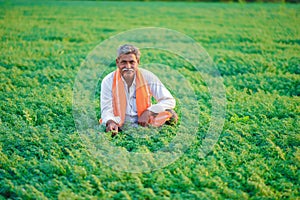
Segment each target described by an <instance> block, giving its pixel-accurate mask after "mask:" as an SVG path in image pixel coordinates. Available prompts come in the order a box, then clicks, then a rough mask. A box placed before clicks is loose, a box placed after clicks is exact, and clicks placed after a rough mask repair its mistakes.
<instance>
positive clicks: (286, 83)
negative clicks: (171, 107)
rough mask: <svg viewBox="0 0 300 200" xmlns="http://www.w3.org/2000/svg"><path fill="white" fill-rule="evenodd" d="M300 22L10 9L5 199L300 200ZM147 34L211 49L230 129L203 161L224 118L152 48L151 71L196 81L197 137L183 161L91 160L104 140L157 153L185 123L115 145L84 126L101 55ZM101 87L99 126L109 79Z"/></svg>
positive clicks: (163, 10) (286, 9) (0, 26)
mask: <svg viewBox="0 0 300 200" xmlns="http://www.w3.org/2000/svg"><path fill="white" fill-rule="evenodd" d="M299 22H300V5H298V4H262V3H251V4H235V3H228V4H222V3H191V2H189V3H183V2H168V3H167V2H165V3H164V2H80V1H75V2H71V1H69V2H62V1H59V2H43V1H36V2H34V1H32V2H26V1H0V38H1V43H0V49H1V54H0V107H1V109H0V150H1V151H0V199H300V190H299V188H300V182H299V180H300V171H299V167H300V134H299V133H300V121H299V119H300V26H299ZM147 27H159V28H164V29H168V30H174V31H176V32H179V33H181V34H185V35H187V36H188V37H190V38H192V39H193V40H194V41H195V42H197V44H199V45H201V46H202V47H203V48H204V49H205V50H206V51H207V53H208V54H209V56H210V57H211V59H212V60H213V62H214V64H215V67H216V69H218V71H219V73H220V78H221V79H220V80H222V84H223V85H224V91H225V93H226V102H223V103H226V104H225V106H226V110H225V113H224V114H225V115H224V117H223V120H224V125H223V124H219V125H220V126H221V127H222V130H221V131H220V134H219V135H218V138H217V141H216V142H215V143H214V144H212V146H211V151H209V152H207V153H206V154H205V155H204V156H202V157H201V156H199V152H200V151H201V144H202V143H203V141H205V138H206V137H208V136H207V134H206V133H207V131H208V129H209V123H210V121H212V120H213V118H212V115H211V114H212V106H213V104H212V101H211V100H212V96H211V94H210V91H209V89H208V87H207V85H206V83H205V80H204V79H203V77H202V76H201V73H200V72H199V71H197V70H195V68H193V66H191V65H192V64H191V63H188V62H186V61H185V60H184V59H183V58H180V57H179V56H177V55H173V54H172V52H166V51H156V50H151V49H150V50H149V49H148V50H147V49H144V50H143V49H142V59H141V63H142V64H143V63H144V64H147V63H150V64H151V63H160V64H162V65H163V66H166V65H167V66H169V69H170V70H173V71H174V70H176V72H178V73H177V74H181V75H182V76H181V77H184V80H185V81H186V82H188V84H187V85H189V88H192V91H193V93H194V98H193V99H194V100H196V103H195V106H194V110H196V111H198V113H199V114H198V115H197V116H196V119H194V118H195V117H193V119H194V121H193V120H189V122H190V123H191V124H190V125H191V126H193V125H194V126H195V125H196V126H197V129H196V131H194V132H193V135H194V136H195V137H194V140H192V141H191V145H190V146H188V148H187V149H185V151H184V153H183V154H182V155H181V156H180V157H178V158H177V159H175V160H174V161H173V162H170V163H166V164H165V165H164V166H162V167H158V168H156V169H155V170H150V171H138V170H137V171H130V169H127V168H122V169H125V170H117V169H115V168H113V167H112V166H110V165H108V164H107V160H106V159H105V158H103V157H102V158H103V159H101V157H97V156H95V154H93V152H92V151H90V149H91V148H90V147H91V146H92V145H93V142H97V138H102V139H103V138H104V140H105V141H106V143H105V144H112V145H114V146H115V149H118V148H119V149H122V150H126V151H127V152H129V153H131V154H133V153H144V154H147V152H150V153H151V152H154V153H155V152H157V151H158V150H159V149H163V148H164V147H166V146H168V144H169V143H170V142H171V141H172V140H173V139H174V138H175V136H176V134H177V132H178V128H180V125H181V124H179V125H178V126H174V127H163V128H161V129H152V128H137V129H132V130H128V131H124V133H122V134H119V135H118V136H116V137H114V138H111V137H110V135H109V133H103V128H101V127H98V128H99V129H97V130H98V131H96V133H95V135H93V136H92V137H94V139H95V140H94V141H93V142H91V141H90V143H89V142H88V141H87V140H84V139H83V137H82V135H81V134H80V131H79V130H78V128H77V126H76V119H75V115H74V109H73V108H74V105H73V104H74V97H76V95H74V91H75V88H76V87H75V85H76V84H75V82H76V80H77V79H76V78H77V77H78V73H79V71H80V66H81V65H82V63H83V62H84V61H85V59H86V58H87V56H88V55H89V54H90V52H92V51H93V50H94V48H95V47H96V46H97V45H99V44H101V43H102V42H104V41H106V40H108V39H109V38H111V37H114V36H115V35H117V34H120V33H123V32H126V31H129V30H134V29H137V28H147ZM149 37H150V38H151V37H152V35H150V33H149ZM146 40H147V37H145V41H146ZM140 42H143V41H140ZM154 42H155V41H154ZM174 43H175V44H176V41H174ZM112 48H114V49H117V46H116V47H112ZM173 48H174V47H173ZM175 48H177V46H176V45H175ZM178 48H179V49H180V48H181V47H180V45H178ZM143 56H144V57H143ZM112 62H113V60H112ZM114 67H115V66H114V64H113V63H112V64H110V65H109V66H108V67H107V68H108V70H107V71H105V72H104V75H105V74H107V73H108V72H109V71H112V70H113V69H114ZM150 69H151V68H150ZM162 69H163V67H162ZM162 71H163V70H162ZM165 71H167V70H165ZM158 72H159V71H158ZM99 73H101V72H99ZM162 74H163V73H162ZM175 74H176V73H175ZM157 75H161V74H160V73H158V74H157ZM165 75H167V79H166V80H169V81H170V82H169V83H165V84H166V85H168V87H170V88H175V89H171V92H172V93H173V94H174V96H175V98H176V99H177V100H178V104H177V107H176V110H177V111H178V113H179V114H180V120H181V121H183V120H184V119H185V117H184V116H183V115H182V114H181V113H183V112H184V106H185V105H186V104H189V102H192V98H189V97H188V96H186V97H185V98H184V97H182V96H181V95H179V91H180V88H181V87H183V86H182V85H181V83H182V82H181V81H182V80H181V79H178V78H176V76H175V77H173V76H172V74H171V75H168V73H167V72H165ZM96 78H98V82H96V83H95V85H96V86H95V88H96V91H92V92H94V93H95V98H94V100H93V101H92V104H93V105H91V106H92V107H93V109H94V111H95V112H96V113H97V117H95V118H94V119H93V120H94V122H95V121H97V119H98V118H99V117H100V113H99V111H100V107H99V85H100V83H101V80H102V78H103V75H102V76H100V75H99V74H98V75H97V77H96ZM164 82H165V81H164ZM183 82H184V81H183ZM183 100H184V101H183ZM197 104H198V106H197ZM189 111H190V112H191V113H192V109H190V110H189ZM188 117H189V116H187V118H188ZM186 128H187V129H186V131H188V130H190V129H189V128H188V127H186ZM184 130H185V129H184ZM181 134H183V135H184V134H185V131H183V132H181ZM140 135H142V137H140ZM101 141H102V140H101ZM103 144H104V143H103ZM100 145H101V144H100ZM108 155H117V153H116V152H115V154H109V152H108ZM119 157H121V156H119ZM119 157H116V158H119ZM109 159H114V158H113V157H110V158H109ZM120 163H121V165H122V162H120ZM161 163H164V160H162V161H161ZM124 166H125V167H128V165H127V164H126V163H125V162H124ZM126 169H127V170H126Z"/></svg>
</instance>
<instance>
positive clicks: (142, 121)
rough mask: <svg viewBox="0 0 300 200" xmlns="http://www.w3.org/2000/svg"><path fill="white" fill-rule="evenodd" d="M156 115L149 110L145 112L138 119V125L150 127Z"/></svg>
mask: <svg viewBox="0 0 300 200" xmlns="http://www.w3.org/2000/svg"><path fill="white" fill-rule="evenodd" d="M154 115H155V113H154V112H151V111H149V110H145V111H144V112H143V113H142V115H141V116H140V117H139V119H138V124H139V125H141V126H144V127H145V126H148V124H149V121H150V118H151V117H154Z"/></svg>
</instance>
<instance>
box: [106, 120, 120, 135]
mask: <svg viewBox="0 0 300 200" xmlns="http://www.w3.org/2000/svg"><path fill="white" fill-rule="evenodd" d="M118 129H119V127H118V125H117V123H116V122H114V121H113V120H108V121H107V122H106V132H110V131H111V132H112V134H111V136H115V135H117V134H118Z"/></svg>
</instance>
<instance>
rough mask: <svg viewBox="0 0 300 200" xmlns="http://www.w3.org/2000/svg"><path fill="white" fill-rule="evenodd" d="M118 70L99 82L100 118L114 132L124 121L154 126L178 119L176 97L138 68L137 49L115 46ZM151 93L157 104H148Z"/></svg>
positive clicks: (119, 128)
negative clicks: (175, 108) (175, 109)
mask: <svg viewBox="0 0 300 200" xmlns="http://www.w3.org/2000/svg"><path fill="white" fill-rule="evenodd" d="M116 64H117V69H116V70H115V71H113V72H111V73H110V74H108V75H107V76H106V77H104V79H103V81H102V83H101V120H100V123H102V124H103V125H106V131H107V132H109V131H111V132H112V133H113V134H117V133H118V132H119V131H121V128H122V127H123V125H124V123H126V124H132V125H137V124H139V125H141V126H143V127H145V126H148V125H150V126H155V127H159V126H161V125H163V124H165V123H166V124H171V122H172V123H176V122H177V119H178V117H177V114H176V113H175V111H174V110H172V109H173V108H174V107H175V104H176V102H175V99H174V97H173V96H172V95H171V93H170V92H169V91H168V90H167V88H166V87H165V86H164V85H163V84H162V83H161V82H160V80H159V79H158V78H157V77H156V76H155V75H154V74H153V73H151V72H150V71H148V70H145V69H141V68H138V65H139V64H140V50H139V49H138V48H137V47H135V46H133V45H129V44H125V45H122V46H120V47H119V48H118V52H117V59H116ZM151 96H153V97H154V98H155V99H156V101H157V103H156V104H154V105H152V104H151Z"/></svg>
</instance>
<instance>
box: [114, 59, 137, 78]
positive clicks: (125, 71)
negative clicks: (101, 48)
mask: <svg viewBox="0 0 300 200" xmlns="http://www.w3.org/2000/svg"><path fill="white" fill-rule="evenodd" d="M139 63H140V61H139V60H138V59H137V58H136V57H135V55H134V54H123V55H121V56H120V57H119V58H117V60H116V64H117V66H118V68H119V70H120V72H121V75H122V76H123V78H125V79H126V78H132V77H134V74H135V71H136V70H137V68H138V65H139Z"/></svg>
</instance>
